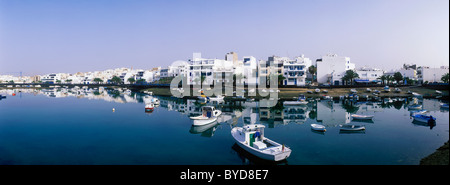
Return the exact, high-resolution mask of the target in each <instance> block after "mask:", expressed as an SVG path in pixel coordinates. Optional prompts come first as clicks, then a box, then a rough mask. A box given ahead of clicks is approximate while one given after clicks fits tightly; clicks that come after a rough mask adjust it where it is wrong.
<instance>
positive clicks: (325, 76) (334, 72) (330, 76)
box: [316, 54, 355, 85]
mask: <svg viewBox="0 0 450 185" xmlns="http://www.w3.org/2000/svg"><path fill="white" fill-rule="evenodd" d="M316 65H317V82H318V83H319V84H330V85H342V84H343V82H342V77H344V75H345V72H346V71H347V70H353V69H355V64H354V63H350V58H349V57H340V56H338V55H336V54H328V55H325V56H323V57H322V58H321V59H317V60H316Z"/></svg>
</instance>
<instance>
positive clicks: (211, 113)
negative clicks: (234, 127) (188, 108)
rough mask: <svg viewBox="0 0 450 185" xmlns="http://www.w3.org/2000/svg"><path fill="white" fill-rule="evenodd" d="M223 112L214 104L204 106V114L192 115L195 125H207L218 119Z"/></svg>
mask: <svg viewBox="0 0 450 185" xmlns="http://www.w3.org/2000/svg"><path fill="white" fill-rule="evenodd" d="M221 114H222V111H220V110H216V109H215V108H214V107H213V106H204V107H202V115H200V116H193V117H190V118H191V119H192V120H194V123H193V125H194V126H196V125H206V124H209V123H212V122H214V121H216V120H217V117H218V116H220V115H221Z"/></svg>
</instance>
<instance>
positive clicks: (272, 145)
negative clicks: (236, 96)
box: [231, 124, 292, 161]
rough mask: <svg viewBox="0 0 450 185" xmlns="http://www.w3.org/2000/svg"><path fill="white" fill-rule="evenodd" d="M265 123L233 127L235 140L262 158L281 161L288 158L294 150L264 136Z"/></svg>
mask: <svg viewBox="0 0 450 185" xmlns="http://www.w3.org/2000/svg"><path fill="white" fill-rule="evenodd" d="M264 128H265V126H264V125H261V124H253V125H246V126H243V127H234V128H233V129H231V135H232V136H233V138H234V140H235V142H236V143H237V144H238V145H239V146H240V147H241V148H242V149H244V150H246V151H247V152H249V153H250V154H252V155H254V156H256V157H259V158H261V159H265V160H270V161H281V160H284V159H287V158H288V157H289V156H290V155H291V152H292V150H291V149H290V148H289V147H287V146H285V145H284V144H283V145H281V144H279V143H277V142H275V141H272V140H270V139H269V138H266V137H264Z"/></svg>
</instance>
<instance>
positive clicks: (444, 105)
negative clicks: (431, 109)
mask: <svg viewBox="0 0 450 185" xmlns="http://www.w3.org/2000/svg"><path fill="white" fill-rule="evenodd" d="M440 106H441V108H443V109H448V103H441V105H440Z"/></svg>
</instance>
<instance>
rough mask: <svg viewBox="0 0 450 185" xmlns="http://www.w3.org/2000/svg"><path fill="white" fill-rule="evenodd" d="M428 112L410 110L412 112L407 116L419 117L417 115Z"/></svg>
mask: <svg viewBox="0 0 450 185" xmlns="http://www.w3.org/2000/svg"><path fill="white" fill-rule="evenodd" d="M427 112H428V111H427V110H425V109H424V110H412V111H409V115H410V116H415V115H419V114H425V113H427Z"/></svg>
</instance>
